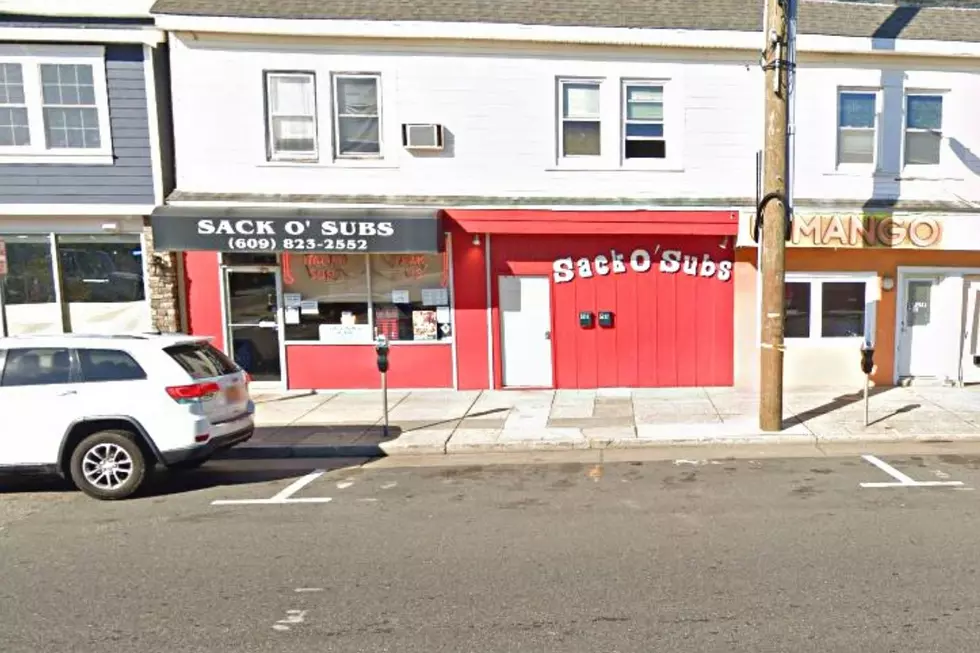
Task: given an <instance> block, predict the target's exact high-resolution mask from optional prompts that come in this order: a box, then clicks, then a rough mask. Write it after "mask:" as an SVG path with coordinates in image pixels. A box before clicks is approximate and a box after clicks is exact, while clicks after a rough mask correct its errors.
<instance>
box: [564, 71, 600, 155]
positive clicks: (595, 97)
mask: <svg viewBox="0 0 980 653" xmlns="http://www.w3.org/2000/svg"><path fill="white" fill-rule="evenodd" d="M558 84H559V89H560V97H561V109H560V113H559V116H558V122H559V125H560V130H561V133H560V135H559V143H560V147H561V156H562V157H563V158H567V157H583V156H599V155H601V154H602V142H601V141H602V121H601V117H600V114H599V106H600V104H599V91H600V88H601V87H600V84H599V82H597V81H587V80H569V79H563V80H559V82H558Z"/></svg>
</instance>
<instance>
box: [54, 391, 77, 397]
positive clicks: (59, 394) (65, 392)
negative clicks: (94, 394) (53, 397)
mask: <svg viewBox="0 0 980 653" xmlns="http://www.w3.org/2000/svg"><path fill="white" fill-rule="evenodd" d="M77 394H78V391H77V390H65V391H64V392H59V393H58V396H59V397H67V396H68V395H77Z"/></svg>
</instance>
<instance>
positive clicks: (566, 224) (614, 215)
mask: <svg viewBox="0 0 980 653" xmlns="http://www.w3.org/2000/svg"><path fill="white" fill-rule="evenodd" d="M443 214H444V215H445V216H446V217H447V218H448V219H449V220H452V221H453V222H455V223H456V224H458V225H459V226H460V227H461V228H462V229H463V231H466V232H469V233H480V234H659V235H666V234H673V235H684V236H735V235H737V234H738V211H555V210H547V209H528V210H521V209H505V210H494V209H444V210H443Z"/></svg>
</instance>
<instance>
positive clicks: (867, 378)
mask: <svg viewBox="0 0 980 653" xmlns="http://www.w3.org/2000/svg"><path fill="white" fill-rule="evenodd" d="M870 385H871V375H870V374H866V375H865V376H864V425H865V426H867V425H868V423H869V419H868V403H869V399H868V386H870Z"/></svg>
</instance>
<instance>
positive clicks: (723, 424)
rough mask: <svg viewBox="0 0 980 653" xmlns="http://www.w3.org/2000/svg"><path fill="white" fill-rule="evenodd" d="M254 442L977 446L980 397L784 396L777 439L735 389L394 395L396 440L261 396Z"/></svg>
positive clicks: (259, 450)
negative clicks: (922, 443)
mask: <svg viewBox="0 0 980 653" xmlns="http://www.w3.org/2000/svg"><path fill="white" fill-rule="evenodd" d="M256 404H257V408H256V410H257V426H258V427H259V428H258V429H257V431H256V434H255V437H254V438H253V439H252V440H251V441H250V442H248V443H246V444H245V445H242V446H241V447H239V448H237V449H235V450H232V451H231V452H229V455H230V456H232V457H289V456H310V457H315V456H379V455H397V454H406V453H419V454H444V453H473V452H506V451H540V450H569V449H598V448H629V447H649V446H663V445H667V444H700V443H714V444H776V443H803V444H807V443H809V444H815V443H816V444H818V443H820V442H901V441H945V440H970V439H977V440H980V389H973V388H966V389H959V388H949V387H914V388H878V389H874V390H873V391H872V396H871V404H870V405H871V409H870V420H871V424H870V425H869V426H867V427H865V425H864V403H863V399H862V396H861V394H860V393H857V394H841V393H839V392H832V391H828V390H814V391H807V392H788V393H787V394H786V395H785V398H784V404H785V416H784V417H785V420H784V428H783V431H782V432H781V433H763V432H762V431H760V429H759V428H758V417H757V414H758V396H757V395H754V394H746V393H743V392H739V391H736V390H733V389H730V388H683V389H648V390H647V389H645V390H598V391H596V390H577V391H565V390H560V391H511V390H508V391H483V392H479V391H473V392H454V391H440V390H425V391H413V392H407V391H392V392H390V393H389V423H390V430H389V437H387V438H386V437H384V434H383V429H382V402H381V396H380V393H379V392H377V391H351V392H327V393H316V394H313V393H305V394H303V393H287V394H283V395H261V394H258V395H256Z"/></svg>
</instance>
